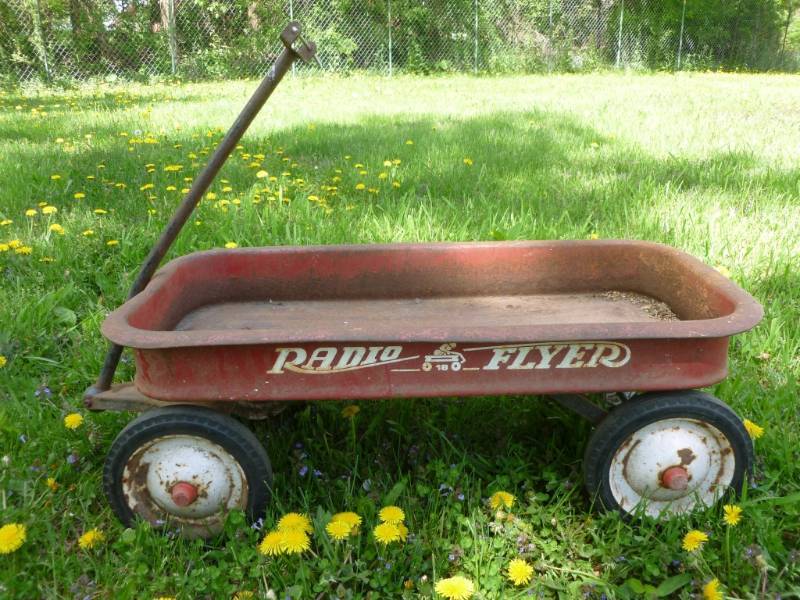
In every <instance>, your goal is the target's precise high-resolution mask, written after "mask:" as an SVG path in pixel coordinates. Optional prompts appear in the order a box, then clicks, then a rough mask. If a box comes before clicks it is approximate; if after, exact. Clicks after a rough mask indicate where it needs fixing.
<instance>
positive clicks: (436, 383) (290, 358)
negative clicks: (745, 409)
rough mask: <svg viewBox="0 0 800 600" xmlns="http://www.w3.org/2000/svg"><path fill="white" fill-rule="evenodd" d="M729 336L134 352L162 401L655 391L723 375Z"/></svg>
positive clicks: (140, 375) (141, 378)
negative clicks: (687, 338)
mask: <svg viewBox="0 0 800 600" xmlns="http://www.w3.org/2000/svg"><path fill="white" fill-rule="evenodd" d="M727 348H728V338H710V339H690V340H686V339H666V340H582V341H572V342H530V343H518V342H514V343H512V344H506V343H502V342H487V343H483V344H480V343H478V344H475V343H470V344H456V343H449V344H440V343H438V342H437V343H412V344H404V343H398V342H385V343H378V344H376V343H363V344H357V343H356V344H354V343H349V342H347V343H334V342H326V343H315V344H296V345H284V346H280V345H267V344H265V345H242V346H211V347H193V348H171V349H157V350H137V351H136V358H137V367H138V368H137V374H136V385H137V387H138V388H139V390H141V391H142V393H144V394H146V395H148V396H150V397H153V398H157V399H160V400H184V401H192V400H251V401H260V400H263V401H267V400H336V399H367V398H408V397H435V396H478V395H501V394H554V393H581V392H583V393H586V392H604V391H633V390H636V391H655V390H674V389H690V388H697V387H704V386H707V385H711V384H713V383H716V382H718V381H720V380H722V379H723V378H724V377H725V376H726V374H727V360H726V359H727V356H726V355H727Z"/></svg>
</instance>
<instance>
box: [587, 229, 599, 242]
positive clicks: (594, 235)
mask: <svg viewBox="0 0 800 600" xmlns="http://www.w3.org/2000/svg"><path fill="white" fill-rule="evenodd" d="M589 239H590V240H599V239H600V234H599V233H597V232H596V231H593V232H592V233H590V234H589Z"/></svg>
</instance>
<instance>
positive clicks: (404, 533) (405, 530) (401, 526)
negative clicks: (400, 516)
mask: <svg viewBox="0 0 800 600" xmlns="http://www.w3.org/2000/svg"><path fill="white" fill-rule="evenodd" d="M397 531H399V532H400V541H401V542H403V543H405V541H406V540H407V539H408V527H406V526H405V525H404V524H403V523H397Z"/></svg>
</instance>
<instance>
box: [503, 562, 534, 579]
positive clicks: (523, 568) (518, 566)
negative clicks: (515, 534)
mask: <svg viewBox="0 0 800 600" xmlns="http://www.w3.org/2000/svg"><path fill="white" fill-rule="evenodd" d="M531 577H533V567H532V566H531V565H529V564H528V563H527V561H524V560H522V559H521V558H515V559H514V560H512V561H511V562H510V563H508V578H509V579H510V580H511V582H512V583H513V584H514V585H527V584H529V583H530V581H531Z"/></svg>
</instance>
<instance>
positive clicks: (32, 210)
mask: <svg viewBox="0 0 800 600" xmlns="http://www.w3.org/2000/svg"><path fill="white" fill-rule="evenodd" d="M38 214H39V211H38V210H36V209H35V208H29V209H28V210H26V211H25V216H26V217H35V216H36V215H38Z"/></svg>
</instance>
